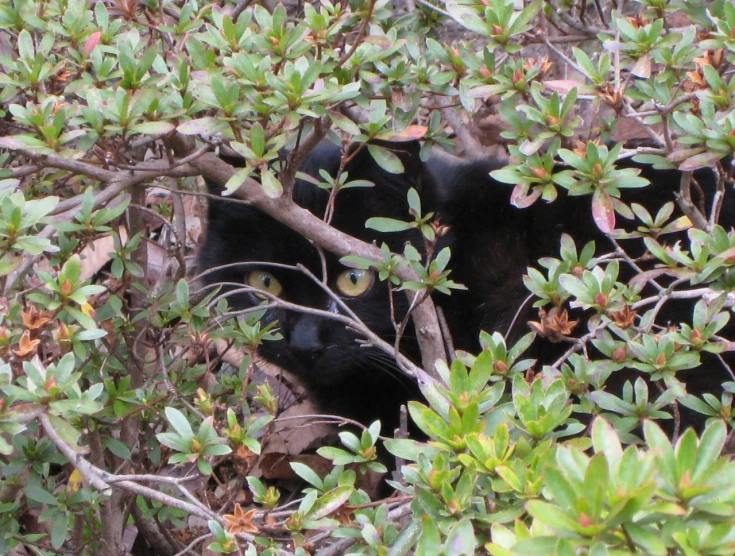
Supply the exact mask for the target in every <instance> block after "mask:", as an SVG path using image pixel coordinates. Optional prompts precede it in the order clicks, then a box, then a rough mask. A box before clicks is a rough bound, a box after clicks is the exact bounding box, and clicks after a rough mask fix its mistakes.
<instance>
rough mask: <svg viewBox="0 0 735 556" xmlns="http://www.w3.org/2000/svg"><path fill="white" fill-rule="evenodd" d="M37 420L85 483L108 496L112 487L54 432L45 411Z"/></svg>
mask: <svg viewBox="0 0 735 556" xmlns="http://www.w3.org/2000/svg"><path fill="white" fill-rule="evenodd" d="M38 420H39V421H40V422H41V426H42V427H43V430H44V432H45V433H46V436H48V437H49V438H50V439H51V441H52V442H53V443H54V444H56V447H57V448H58V449H59V451H60V452H61V453H62V454H64V455H65V456H66V458H67V459H68V460H69V462H70V463H71V464H72V465H73V466H74V467H75V468H76V470H77V471H79V473H81V475H82V477H84V480H85V481H87V483H89V485H90V486H91V487H93V488H95V489H97V490H98V491H99V492H100V493H102V494H103V495H105V496H109V495H110V494H112V488H110V485H108V484H107V483H106V482H105V481H103V480H102V479H101V478H100V476H99V474H98V473H97V469H96V468H95V467H94V466H93V465H92V464H91V463H89V462H88V461H87V460H85V459H84V458H83V457H82V456H81V455H80V454H77V453H76V452H75V451H74V450H73V449H72V448H71V446H69V445H68V444H67V443H66V442H64V440H62V438H61V437H60V436H59V433H57V432H56V429H55V428H54V426H53V425H52V424H51V421H50V420H49V418H48V415H46V414H45V413H41V414H40V415H39V416H38Z"/></svg>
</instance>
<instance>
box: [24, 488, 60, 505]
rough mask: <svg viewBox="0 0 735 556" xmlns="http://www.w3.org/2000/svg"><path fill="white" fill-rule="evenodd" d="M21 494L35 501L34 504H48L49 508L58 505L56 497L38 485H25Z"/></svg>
mask: <svg viewBox="0 0 735 556" xmlns="http://www.w3.org/2000/svg"><path fill="white" fill-rule="evenodd" d="M23 493H24V494H25V495H26V496H27V497H28V498H30V499H31V500H35V501H36V502H40V503H41V504H48V505H49V506H58V505H59V501H58V500H57V499H56V497H55V496H54V495H53V494H51V493H50V492H49V491H47V490H46V489H44V488H43V487H42V486H41V485H39V484H36V483H30V484H27V485H26V486H25V487H23Z"/></svg>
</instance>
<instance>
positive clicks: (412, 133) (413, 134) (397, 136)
mask: <svg viewBox="0 0 735 556" xmlns="http://www.w3.org/2000/svg"><path fill="white" fill-rule="evenodd" d="M428 130H429V128H427V127H426V126H423V125H410V126H408V127H406V128H405V129H403V130H401V131H398V132H387V133H381V134H380V135H378V136H377V137H376V139H381V140H382V141H392V142H394V143H405V142H407V141H415V140H417V139H421V138H422V137H423V136H424V135H426V132H427V131H428Z"/></svg>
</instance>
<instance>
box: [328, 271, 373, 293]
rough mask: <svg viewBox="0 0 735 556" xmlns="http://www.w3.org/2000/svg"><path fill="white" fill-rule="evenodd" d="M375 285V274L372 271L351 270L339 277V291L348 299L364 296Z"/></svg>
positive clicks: (337, 283) (343, 272)
mask: <svg viewBox="0 0 735 556" xmlns="http://www.w3.org/2000/svg"><path fill="white" fill-rule="evenodd" d="M372 284H373V273H372V272H371V271H370V270H361V269H358V268H349V269H347V270H344V271H342V272H341V273H340V275H339V276H337V282H336V285H337V290H338V291H339V293H341V294H342V295H346V296H347V297H357V296H358V295H362V294H364V293H365V292H366V291H367V290H368V288H370V286H371V285H372Z"/></svg>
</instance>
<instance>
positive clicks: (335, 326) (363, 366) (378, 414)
mask: <svg viewBox="0 0 735 556" xmlns="http://www.w3.org/2000/svg"><path fill="white" fill-rule="evenodd" d="M340 157H341V153H340V150H339V149H338V148H337V147H335V146H334V145H332V144H327V143H324V144H321V145H319V146H318V147H317V148H316V149H315V150H314V151H313V152H312V153H311V154H310V156H309V157H308V159H307V160H306V162H305V164H304V165H303V167H302V171H304V172H306V173H308V174H310V175H312V176H318V172H319V170H320V169H326V170H327V171H328V172H329V173H330V174H331V175H335V174H336V173H337V170H338V168H339V162H340ZM346 171H347V172H348V176H349V179H350V180H356V179H361V180H368V181H371V182H373V183H375V186H374V187H372V188H348V189H345V190H344V191H342V192H341V193H340V194H339V195H338V196H337V198H336V204H335V212H334V218H333V220H332V225H333V226H334V227H335V228H337V229H339V230H341V231H343V232H346V233H348V234H350V235H352V236H355V237H358V238H360V239H362V240H364V241H367V242H373V241H374V242H376V243H377V244H378V245H380V244H381V243H387V244H388V245H389V246H390V247H391V249H392V250H396V251H402V249H403V244H404V243H405V242H406V241H410V240H411V239H415V238H416V237H417V236H416V233H409V232H407V233H398V234H395V233H393V234H381V233H379V232H376V231H374V230H369V229H366V228H365V221H366V220H367V219H368V218H370V217H373V216H383V217H391V218H396V219H400V220H405V219H406V218H407V216H408V204H407V200H406V193H407V192H408V188H409V187H416V188H417V189H419V190H420V189H422V183H421V176H420V172H419V174H418V175H414V176H412V177H411V178H410V179H409V178H408V176H406V175H401V176H393V175H390V174H386V173H385V172H384V171H382V170H381V169H380V168H379V167H378V166H377V164H376V163H375V162H374V161H373V159H372V157H371V156H370V154H369V153H368V152H367V150H364V151H363V152H361V153H359V154H358V155H357V156H356V157H355V158H354V160H353V161H352V162H351V163H350V164H349V165H348V167H347V168H346ZM294 200H295V201H296V202H297V203H298V204H299V205H300V206H302V207H304V208H306V209H308V210H309V211H310V212H312V213H313V214H316V215H318V216H320V217H321V216H323V215H324V211H325V208H326V204H327V200H328V193H327V192H326V191H324V190H321V189H318V188H317V187H315V186H314V185H313V184H310V183H307V182H305V181H302V180H297V183H296V186H295V190H294ZM208 220H209V224H208V228H207V231H206V235H205V240H204V243H203V245H202V246H201V248H200V252H199V269H200V270H207V269H211V268H213V267H216V266H218V265H224V264H229V263H236V262H244V261H251V262H256V261H261V262H265V263H269V262H270V263H281V264H287V265H296V264H302V265H304V266H306V267H307V268H308V269H309V270H310V271H311V272H312V273H313V274H314V275H316V276H318V277H320V278H321V273H322V270H321V261H320V258H319V256H318V253H317V251H316V249H315V248H314V247H313V245H311V244H310V243H309V242H308V241H307V240H305V239H304V238H302V237H301V236H299V235H298V234H296V233H295V232H293V231H291V230H290V229H288V228H287V227H286V226H284V225H282V224H280V223H278V222H277V221H275V220H274V219H273V218H271V217H269V216H267V215H265V214H263V213H261V212H259V211H258V210H256V209H254V208H251V207H248V206H245V205H242V204H235V203H232V202H229V201H227V200H221V201H220V200H213V201H212V202H210V205H209V216H208ZM324 256H325V259H326V263H327V276H328V284H329V285H330V286H331V287H332V290H333V291H334V280H335V278H336V277H337V275H338V274H339V273H340V272H341V271H343V270H345V267H344V266H342V265H341V264H340V263H339V261H338V259H337V257H335V256H333V255H331V254H330V253H328V252H325V253H324ZM261 268H262V269H263V270H268V271H269V272H272V273H273V275H275V276H276V277H277V278H278V280H279V281H280V282H281V284H282V286H283V294H282V298H283V299H284V300H285V301H289V302H292V303H296V304H299V305H303V306H306V307H313V308H318V309H324V310H331V311H335V310H336V307H335V304H334V302H333V301H332V300H330V299H329V297H328V295H327V294H326V293H325V292H324V291H323V290H322V289H321V288H320V287H319V286H318V285H316V284H314V283H313V282H312V281H311V280H309V279H308V278H307V277H306V276H305V275H303V274H302V273H300V272H298V271H290V270H282V269H275V268H268V267H267V266H262V267H261V266H259V265H248V266H243V267H236V268H229V269H224V270H218V271H216V272H213V273H211V274H209V275H207V276H206V277H205V281H206V282H207V283H208V284H215V283H219V282H235V283H243V282H244V281H245V277H246V276H247V274H248V272H250V271H252V270H255V269H261ZM227 289H232V288H227ZM229 299H230V304H231V306H234V307H237V308H245V307H250V306H253V305H255V304H257V303H259V302H260V301H261V300H259V299H258V298H257V297H256V296H254V295H253V294H251V293H240V294H237V295H234V296H233V297H230V298H229ZM344 301H345V303H346V304H347V305H348V306H349V307H350V309H351V310H352V311H354V312H355V314H356V315H357V316H358V317H359V318H360V319H361V320H362V321H363V322H364V323H365V324H366V325H367V326H368V327H369V328H370V329H371V330H372V331H373V332H375V333H377V334H378V335H379V336H381V337H382V338H384V339H386V340H387V341H389V342H391V343H392V342H393V341H394V339H395V332H394V327H393V324H392V322H391V320H390V305H389V296H388V287H387V285H386V283H384V282H380V281H379V280H378V279H377V277H376V278H375V280H374V282H373V285H372V286H371V288H370V289H369V290H368V291H367V292H365V293H364V294H363V295H360V296H358V297H355V298H344ZM394 303H395V308H394V309H395V313H396V316H397V318H399V319H400V318H402V316H403V315H405V312H406V310H407V301H406V297H405V295H404V294H403V293H401V294H399V295H395V296H394ZM266 319H267V320H268V321H273V320H277V321H278V324H279V331H280V332H281V334H282V335H283V340H279V341H268V342H265V343H264V344H263V345H262V347H261V348H260V353H261V354H262V355H263V357H265V358H266V359H267V360H269V361H271V362H273V363H275V364H277V365H279V366H281V367H282V368H284V369H286V370H287V371H289V372H291V373H293V374H295V375H296V376H298V377H299V378H300V379H301V380H302V381H303V382H304V384H305V385H306V387H307V389H308V391H309V394H310V396H311V397H312V399H313V400H314V401H315V402H316V403H317V405H318V406H319V407H320V408H321V410H322V411H323V412H325V413H331V414H336V415H341V416H344V417H348V418H351V419H355V420H357V421H360V422H363V423H370V422H372V421H373V420H375V419H381V421H382V423H383V430H384V431H392V430H393V429H395V428H396V427H397V425H398V415H399V414H398V408H399V406H400V405H401V404H402V403H405V401H406V400H407V399H411V398H416V397H417V395H418V390H417V386H416V384H415V383H414V382H413V381H412V380H410V379H408V378H407V377H406V376H405V375H403V374H401V373H400V372H399V371H398V370H397V368H396V363H395V361H393V359H392V358H391V357H390V356H389V355H387V354H385V353H383V352H382V351H379V350H377V349H374V348H368V347H365V346H364V345H361V344H360V343H358V339H360V338H359V336H358V335H357V334H356V333H354V332H352V331H350V330H347V329H346V328H345V326H344V325H343V324H341V323H338V322H336V321H334V320H329V319H325V318H321V317H318V316H313V315H308V314H303V313H296V312H290V311H289V312H286V311H282V310H272V311H269V313H268V315H267V317H266ZM412 334H413V331H412V330H408V331H407V333H406V338H405V341H404V342H403V344H402V345H403V347H404V351H405V352H406V355H408V356H409V357H411V358H414V359H416V358H417V357H418V348H417V347H416V342H415V341H414V340H413V339H412V338H411V335H412Z"/></svg>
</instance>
